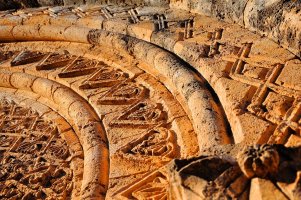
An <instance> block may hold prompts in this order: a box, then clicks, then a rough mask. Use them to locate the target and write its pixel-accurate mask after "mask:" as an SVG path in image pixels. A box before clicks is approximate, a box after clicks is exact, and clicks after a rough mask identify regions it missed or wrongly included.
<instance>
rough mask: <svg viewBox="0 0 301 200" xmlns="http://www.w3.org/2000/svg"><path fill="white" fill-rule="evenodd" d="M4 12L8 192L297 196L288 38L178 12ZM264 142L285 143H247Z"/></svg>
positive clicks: (0, 58)
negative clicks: (282, 40)
mask: <svg viewBox="0 0 301 200" xmlns="http://www.w3.org/2000/svg"><path fill="white" fill-rule="evenodd" d="M0 16H1V18H0V24H1V31H0V40H1V41H2V42H3V43H1V48H0V51H1V52H0V120H1V122H0V128H1V132H0V162H1V163H2V165H1V167H2V169H3V171H4V173H2V172H1V174H0V175H1V177H0V182H1V184H2V185H3V186H0V197H1V198H7V199H9V198H12V197H16V198H21V197H26V198H29V199H30V198H42V199H46V198H54V197H55V198H66V199H71V198H72V199H104V198H105V197H106V198H108V199H116V198H119V199H135V198H136V199H147V198H149V199H167V198H175V199H177V198H179V199H185V198H187V199H190V198H193V199H197V198H199V199H206V198H209V197H212V198H215V199H219V198H241V199H248V198H251V199H252V198H256V197H257V196H254V195H253V194H252V195H253V196H252V195H251V193H250V191H255V190H256V189H254V188H265V187H266V188H272V189H273V190H275V191H276V192H277V193H275V194H278V196H281V197H283V198H287V197H289V198H292V199H293V198H298V197H299V196H298V195H299V191H300V188H299V185H298V181H299V170H300V169H299V168H300V167H299V164H298V163H299V162H300V160H299V159H295V158H293V156H297V157H298V156H299V155H300V154H298V148H289V147H292V146H294V147H295V146H298V145H299V144H300V113H301V107H300V105H301V100H300V96H301V94H300V80H299V79H298V77H299V78H300V71H299V70H298V69H299V68H300V60H299V58H297V57H296V56H295V55H294V54H292V53H291V52H289V51H287V50H286V49H284V48H281V47H280V46H279V45H278V44H276V43H274V42H272V41H271V40H269V39H267V38H262V37H260V36H258V35H256V34H254V33H251V32H249V31H247V30H246V29H243V28H241V27H239V26H236V25H234V24H228V23H225V22H221V21H218V20H216V19H213V18H209V17H205V16H202V15H197V14H191V13H189V12H187V11H183V10H175V9H169V8H168V7H166V8H165V7H161V8H156V9H154V8H153V7H137V8H135V7H134V6H130V7H119V6H101V7H99V6H96V7H84V6H83V7H53V8H52V7H51V8H47V7H45V8H44V7H43V8H36V9H27V10H22V11H17V12H13V11H6V12H4V13H1V14H0ZM271 49H273V51H271ZM292 73H295V74H294V75H292ZM263 143H269V144H285V145H286V147H283V146H281V145H280V146H277V145H264V146H254V147H250V148H249V149H246V150H245V151H243V152H241V150H242V149H243V148H245V146H247V145H250V144H263ZM250 152H251V153H250ZM254 152H255V153H254ZM255 154H256V155H255ZM287 154H288V155H290V156H288V157H287V156H286V155H287ZM261 155H263V156H261ZM292 160H293V162H294V163H297V164H293V162H292ZM252 162H254V163H255V164H252ZM21 163H22V164H21ZM267 163H268V164H267ZM269 165H270V167H268V166H269ZM25 166H29V167H28V169H25ZM254 166H255V167H254ZM287 166H289V167H290V168H293V170H292V174H293V175H292V177H293V178H291V177H290V179H289V181H283V179H285V176H280V175H279V174H280V173H283V172H285V173H286V172H287V171H285V170H287ZM12 168H14V170H13V169H12ZM2 169H1V170H2ZM16 169H17V170H16ZM206 172H207V173H208V174H212V176H211V177H208V174H206ZM45 180H47V181H45ZM291 188H293V189H291ZM258 195H261V197H262V198H263V197H265V196H264V195H265V194H264V192H261V193H260V194H258ZM269 195H271V194H269Z"/></svg>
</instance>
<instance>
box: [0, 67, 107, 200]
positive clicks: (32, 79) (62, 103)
mask: <svg viewBox="0 0 301 200" xmlns="http://www.w3.org/2000/svg"><path fill="white" fill-rule="evenodd" d="M0 86H1V87H6V88H16V89H21V90H27V91H31V92H34V93H36V94H39V95H41V96H43V97H45V98H46V99H48V100H49V101H50V102H52V103H53V104H56V105H57V107H58V108H59V111H60V113H61V114H62V115H63V117H64V118H65V119H67V121H68V122H69V123H70V124H72V126H73V127H74V129H75V132H76V134H77V136H78V138H79V140H80V143H81V145H82V147H83V151H84V174H83V181H82V188H81V199H104V198H105V194H106V191H107V188H108V179H109V149H108V141H107V138H106V133H105V131H104V128H103V125H102V122H101V121H100V119H99V118H98V116H97V114H96V113H95V111H94V110H93V108H92V107H91V106H90V105H89V104H88V103H87V102H86V101H85V100H84V99H83V98H82V97H80V96H79V95H78V94H76V93H75V92H73V91H72V90H71V89H70V88H67V87H66V86H63V85H61V84H59V83H56V82H54V81H51V80H48V79H45V78H40V77H36V76H33V75H29V74H25V73H18V72H16V73H13V72H9V71H5V70H1V71H0ZM96 166H97V167H96Z"/></svg>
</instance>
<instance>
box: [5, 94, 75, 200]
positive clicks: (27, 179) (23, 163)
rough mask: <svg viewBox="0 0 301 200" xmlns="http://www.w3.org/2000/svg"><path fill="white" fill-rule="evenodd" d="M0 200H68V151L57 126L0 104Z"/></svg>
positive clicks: (13, 105)
mask: <svg viewBox="0 0 301 200" xmlns="http://www.w3.org/2000/svg"><path fill="white" fill-rule="evenodd" d="M0 113H1V114H0V116H1V118H0V130H1V131H0V132H1V133H0V152H1V153H0V154H1V156H0V162H1V170H0V171H1V172H0V182H1V184H0V185H1V186H0V197H1V199H21V198H22V199H57V198H62V199H68V198H70V197H71V193H72V190H73V189H74V185H73V184H74V183H73V176H74V172H73V170H72V168H71V167H70V164H71V162H70V159H69V158H70V156H71V154H70V151H69V148H68V146H67V144H66V142H65V141H64V139H62V138H61V136H60V134H61V133H59V131H58V128H57V125H56V124H55V123H53V122H52V121H49V120H45V119H43V117H41V116H39V114H38V113H37V112H35V111H33V110H31V109H30V108H25V107H22V106H18V105H17V104H16V103H15V102H13V101H8V100H5V99H2V100H1V101H0Z"/></svg>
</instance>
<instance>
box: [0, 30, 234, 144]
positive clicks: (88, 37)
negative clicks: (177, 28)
mask: <svg viewBox="0 0 301 200" xmlns="http://www.w3.org/2000/svg"><path fill="white" fill-rule="evenodd" d="M2 29H3V31H1V33H0V40H2V41H38V40H47V41H68V42H79V43H92V44H94V45H106V46H110V47H111V48H113V49H116V50H118V51H119V52H120V53H122V52H128V53H130V54H131V55H133V56H135V57H137V58H140V59H144V60H146V62H147V63H148V64H150V65H151V66H153V67H154V69H152V70H153V71H154V73H152V74H153V75H155V76H157V77H163V79H164V80H162V81H166V83H165V84H166V87H168V89H169V90H171V91H172V93H173V94H177V93H180V95H179V97H178V98H179V99H178V101H179V102H180V103H181V104H182V106H183V107H184V108H186V112H187V113H188V115H189V117H190V118H191V119H192V121H193V125H194V129H195V131H196V133H197V135H198V140H199V146H200V148H207V147H210V146H213V145H216V144H229V143H231V136H229V135H228V134H227V131H226V125H225V121H224V119H225V116H223V114H222V111H221V110H219V108H218V106H217V105H216V104H217V103H216V102H215V100H214V99H213V97H212V96H211V94H210V93H209V92H208V89H206V88H205V84H204V83H205V82H204V81H203V80H200V78H199V77H197V76H196V74H195V73H194V72H193V71H192V70H190V69H188V68H187V67H185V66H184V65H183V64H182V62H181V61H180V60H179V59H178V58H177V57H175V56H173V55H171V54H170V53H168V52H166V51H164V50H162V49H160V48H158V47H156V46H154V45H152V44H147V43H146V42H143V41H141V40H138V39H135V38H132V37H130V36H126V35H122V34H118V33H112V32H108V31H104V30H95V29H90V28H84V27H77V26H68V27H64V26H51V25H46V26H33V25H18V26H3V27H2ZM146 52H148V54H147V55H146ZM187 105H188V106H187Z"/></svg>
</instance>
